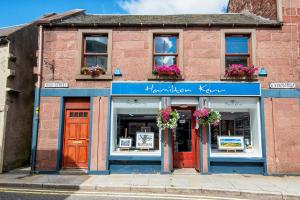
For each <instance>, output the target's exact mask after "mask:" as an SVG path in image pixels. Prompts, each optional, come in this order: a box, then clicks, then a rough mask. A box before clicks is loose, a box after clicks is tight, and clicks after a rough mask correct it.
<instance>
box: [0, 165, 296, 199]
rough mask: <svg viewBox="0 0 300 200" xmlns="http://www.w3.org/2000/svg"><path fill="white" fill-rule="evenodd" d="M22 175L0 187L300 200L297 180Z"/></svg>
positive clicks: (0, 178)
mask: <svg viewBox="0 0 300 200" xmlns="http://www.w3.org/2000/svg"><path fill="white" fill-rule="evenodd" d="M21 172H22V171H21ZM21 172H18V173H16V172H14V173H6V174H0V186H1V187H26V188H48V189H61V190H64V189H71V190H86V191H101V192H136V193H138V192H148V193H168V194H186V195H208V196H214V195H221V196H224V197H238V198H248V199H272V200H273V199H274V200H277V199H292V200H293V199H297V200H300V176H282V177H276V176H259V175H225V174H214V175H199V174H193V173H194V172H193V171H189V170H186V171H181V173H179V172H178V173H174V174H170V175H160V174H112V175H46V174H45V175H43V174H39V175H30V174H29V173H28V172H26V171H25V172H24V171H23V173H21Z"/></svg>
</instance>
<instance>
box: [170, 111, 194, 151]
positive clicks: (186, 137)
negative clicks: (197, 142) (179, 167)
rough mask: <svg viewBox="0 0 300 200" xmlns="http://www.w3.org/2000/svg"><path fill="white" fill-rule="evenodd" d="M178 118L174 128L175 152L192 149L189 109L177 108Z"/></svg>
mask: <svg viewBox="0 0 300 200" xmlns="http://www.w3.org/2000/svg"><path fill="white" fill-rule="evenodd" d="M178 112H179V115H180V118H179V121H178V125H177V128H176V130H175V135H174V138H175V141H174V150H175V152H191V151H192V134H191V125H192V114H191V111H190V110H178Z"/></svg>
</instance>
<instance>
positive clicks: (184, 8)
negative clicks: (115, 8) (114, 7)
mask: <svg viewBox="0 0 300 200" xmlns="http://www.w3.org/2000/svg"><path fill="white" fill-rule="evenodd" d="M227 3H228V0H120V1H119V5H120V6H121V8H122V9H124V10H125V11H127V12H128V13H129V14H200V13H221V12H223V11H224V9H225V8H226V6H227Z"/></svg>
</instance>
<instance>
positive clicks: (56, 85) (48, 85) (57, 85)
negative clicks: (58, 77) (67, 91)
mask: <svg viewBox="0 0 300 200" xmlns="http://www.w3.org/2000/svg"><path fill="white" fill-rule="evenodd" d="M44 86H45V88H68V87H69V84H68V83H66V82H50V83H45V85H44Z"/></svg>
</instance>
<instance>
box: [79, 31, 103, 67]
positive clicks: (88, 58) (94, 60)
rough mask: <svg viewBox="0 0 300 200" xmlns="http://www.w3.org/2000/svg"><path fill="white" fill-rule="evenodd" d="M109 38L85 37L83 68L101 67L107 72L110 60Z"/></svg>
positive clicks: (98, 36) (100, 36)
mask: <svg viewBox="0 0 300 200" xmlns="http://www.w3.org/2000/svg"><path fill="white" fill-rule="evenodd" d="M107 44H108V36H107V35H85V36H84V51H83V66H84V67H92V66H99V67H102V68H104V69H105V70H106V71H107V59H108V51H107V49H108V48H107Z"/></svg>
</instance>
